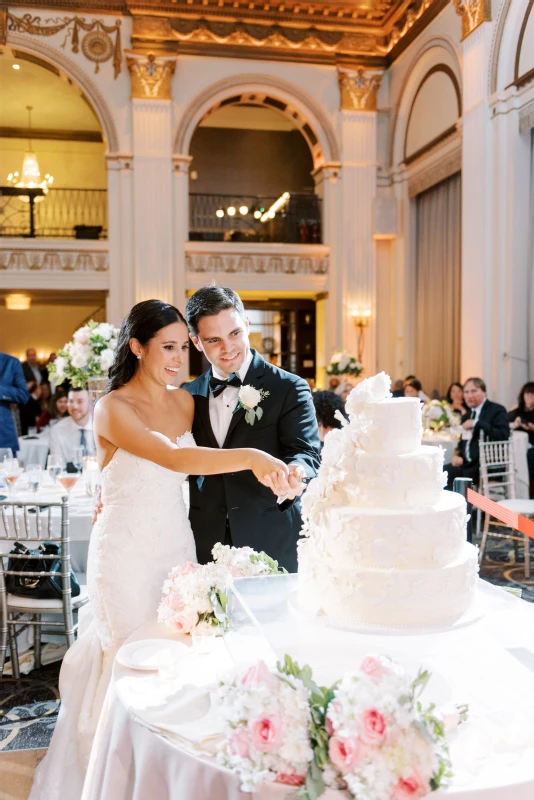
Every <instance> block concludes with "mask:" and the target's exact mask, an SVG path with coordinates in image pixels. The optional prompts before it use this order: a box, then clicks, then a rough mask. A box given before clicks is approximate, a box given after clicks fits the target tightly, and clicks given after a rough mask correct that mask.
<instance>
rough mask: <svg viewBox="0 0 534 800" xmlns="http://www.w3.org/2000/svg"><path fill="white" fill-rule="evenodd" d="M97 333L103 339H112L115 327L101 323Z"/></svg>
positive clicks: (107, 323)
mask: <svg viewBox="0 0 534 800" xmlns="http://www.w3.org/2000/svg"><path fill="white" fill-rule="evenodd" d="M95 333H99V334H100V336H101V337H102V338H103V339H106V340H108V339H111V337H112V336H113V325H110V324H109V322H101V323H100V325H99V326H98V328H97V329H96V331H95Z"/></svg>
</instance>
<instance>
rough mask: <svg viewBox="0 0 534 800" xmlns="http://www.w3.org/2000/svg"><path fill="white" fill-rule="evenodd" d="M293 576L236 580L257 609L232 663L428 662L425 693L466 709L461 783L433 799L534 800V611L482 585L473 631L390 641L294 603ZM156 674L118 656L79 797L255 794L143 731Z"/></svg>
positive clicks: (332, 671) (185, 798)
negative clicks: (382, 657)
mask: <svg viewBox="0 0 534 800" xmlns="http://www.w3.org/2000/svg"><path fill="white" fill-rule="evenodd" d="M294 580H295V576H282V577H281V578H274V579H267V581H271V585H270V584H269V583H266V582H262V583H261V584H260V583H258V581H255V582H254V581H252V582H251V581H248V584H244V585H240V591H241V592H242V594H243V597H244V602H245V605H244V606H243V608H245V609H246V608H247V606H248V607H249V608H252V609H253V610H254V613H253V614H252V615H251V616H250V617H249V619H250V623H249V624H248V626H247V625H244V627H243V628H242V629H241V630H240V631H239V632H238V633H237V634H236V638H237V640H238V645H239V646H238V647H237V649H236V648H234V646H233V645H232V641H231V636H232V634H230V635H229V636H228V644H227V647H228V650H229V652H230V654H231V655H232V656H233V657H234V660H236V659H235V655H236V653H241V654H242V653H243V652H244V649H243V644H244V642H246V643H247V644H248V646H247V648H246V651H247V652H248V655H249V659H251V660H254V659H255V658H257V657H258V654H259V652H262V651H264V652H265V644H266V642H267V644H268V646H270V648H271V651H272V658H271V662H272V661H273V660H275V659H276V658H279V657H281V656H282V655H283V654H284V653H289V654H291V655H292V657H294V658H296V659H297V661H299V663H301V664H303V663H309V664H311V666H312V667H313V669H314V676H315V677H316V679H318V681H319V682H322V681H323V680H327V681H331V680H333V679H335V678H338V677H340V676H341V675H342V673H343V672H344V671H345V670H347V669H350V667H351V665H352V664H354V660H355V659H359V658H361V657H362V656H363V655H365V654H368V653H373V652H374V653H376V652H379V653H387V654H390V655H391V656H393V657H395V658H397V659H399V660H400V661H401V662H403V663H405V664H406V666H407V667H408V668H411V669H413V670H414V671H415V669H416V668H417V666H419V665H420V664H422V665H424V666H426V667H429V668H430V669H431V671H432V673H433V677H432V679H431V683H430V684H429V688H428V690H427V691H429V692H430V697H429V699H435V700H437V701H438V702H448V701H451V700H452V701H454V702H458V703H463V702H467V703H470V715H471V716H470V720H471V721H469V722H468V723H467V724H466V725H465V726H464V727H463V728H462V729H460V731H459V733H458V737H457V741H456V744H453V746H452V756H453V764H454V766H455V780H454V784H453V786H452V787H451V788H450V789H449V790H447V791H445V792H444V791H441V792H438V793H435V794H433V795H432V797H435V798H436V800H438V798H441V800H446V799H447V798H451V800H532V797H534V757H533V756H534V732H533V730H532V712H533V708H534V675H533V671H534V607H532V606H529V604H527V603H525V602H524V601H520V600H518V599H516V598H514V597H512V596H510V595H508V594H506V593H505V592H504V591H502V590H501V589H498V588H496V587H493V586H491V585H489V584H484V583H482V584H481V591H480V599H479V602H480V604H481V605H480V608H481V609H483V610H484V612H485V614H484V616H483V617H482V618H481V619H480V620H479V621H476V622H473V623H472V624H470V625H468V626H466V627H463V628H462V627H460V628H458V629H455V630H449V631H445V632H442V633H435V632H434V633H428V634H419V635H413V634H411V633H410V632H407V631H402V632H398V633H396V634H394V635H387V636H386V635H384V634H383V633H382V632H380V634H376V633H375V632H373V631H369V632H368V633H357V632H343V631H339V630H335V629H332V628H327V627H325V626H322V625H321V624H319V623H318V621H317V620H309V619H307V618H306V617H305V616H302V615H300V614H299V613H298V612H294V611H292V610H291V608H290V607H288V604H287V597H288V592H289V591H290V590H291V589H292V587H293V586H294ZM272 581H276V586H275V585H274V584H273V583H272ZM260 582H261V579H260ZM262 586H263V587H264V588H263V590H262ZM273 586H274V588H273ZM277 595H278V596H277ZM243 613H245V612H243ZM168 638H173V639H176V640H180V639H181V640H182V641H183V640H184V638H185V637H179V636H178V635H175V634H171V633H169V632H167V631H166V630H165V629H164V628H163V627H161V626H159V627H158V626H157V625H154V624H153V625H148V626H145V627H144V628H142V629H140V630H139V631H137V632H136V633H135V634H134V635H133V636H132V637H131V638H130V640H129V641H130V642H131V641H136V640H140V639H168ZM204 658H207V659H211V658H214V656H213V655H208V656H204ZM247 660H248V659H247ZM150 680H152V681H154V680H156V681H157V680H158V678H157V677H156V678H147V673H142V672H136V671H134V670H129V669H126V668H125V667H123V666H121V665H120V663H118V661H116V662H115V666H114V672H113V679H112V683H111V686H110V689H109V692H108V695H107V698H106V704H105V708H104V712H103V714H102V717H101V720H100V725H99V729H98V733H97V739H96V740H95V747H94V748H93V753H92V758H91V763H90V768H89V773H88V777H87V781H86V788H85V792H84V796H83V800H144V799H145V798H147V797H150V800H245V798H250V797H251V796H250V795H248V794H243V793H240V791H239V785H238V781H237V779H236V777H235V776H234V775H232V774H231V773H230V772H228V771H227V770H225V769H221V768H218V767H217V764H216V762H215V760H214V758H213V757H212V756H209V755H208V754H206V755H205V756H203V755H200V754H199V752H195V749H194V748H187V749H185V748H184V746H183V744H178V743H177V741H176V737H174V738H173V735H172V734H170V733H166V734H165V735H162V733H161V731H160V730H158V728H157V725H152V727H151V728H149V727H148V726H147V724H146V718H145V719H144V720H143V714H146V707H147V705H150V702H147V701H149V699H150V694H146V692H147V689H146V688H144V687H146V686H147V685H148V684H147V681H150ZM169 702H172V695H170V696H169ZM173 722H174V720H173ZM179 722H180V719H178V718H177V719H176V723H179ZM293 792H294V789H291V788H289V787H283V786H275V785H269V786H267V787H265V788H264V789H263V790H262V793H261V794H258V795H256V796H255V797H257V798H260V797H261V798H262V800H277V798H283V797H287V798H289V797H292V796H293ZM328 797H329V800H341V799H342V798H344V797H345V795H344V794H343V793H336V792H330V793H329V796H328ZM324 800H327V796H326V795H324Z"/></svg>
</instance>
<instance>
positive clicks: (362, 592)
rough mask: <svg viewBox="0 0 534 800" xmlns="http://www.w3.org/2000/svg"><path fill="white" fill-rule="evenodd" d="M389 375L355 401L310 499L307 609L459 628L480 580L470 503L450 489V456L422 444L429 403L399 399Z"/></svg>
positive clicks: (305, 545) (357, 392) (303, 574)
mask: <svg viewBox="0 0 534 800" xmlns="http://www.w3.org/2000/svg"><path fill="white" fill-rule="evenodd" d="M389 385H390V381H389V378H388V376H387V375H385V374H384V373H381V374H380V375H377V376H375V377H374V378H371V379H368V380H367V381H362V383H361V384H359V385H358V386H357V387H356V388H355V389H353V391H352V392H351V393H350V395H349V397H348V399H347V405H346V408H347V411H348V414H349V423H348V425H346V426H344V427H343V428H342V429H341V430H335V431H332V432H331V433H329V434H328V435H327V437H326V440H325V446H324V449H323V456H322V463H321V467H320V469H319V474H318V476H317V478H316V479H315V480H313V481H312V482H311V483H310V485H309V487H308V489H307V491H306V493H305V495H304V497H303V502H302V508H303V513H304V518H305V527H304V533H305V534H306V535H307V536H308V537H309V539H308V540H307V541H304V542H301V543H300V544H299V603H300V604H301V606H305V607H307V608H308V609H311V610H313V611H314V612H315V613H317V614H324V615H326V616H327V617H329V618H331V619H333V620H334V621H338V622H346V623H363V624H372V625H383V626H418V627H424V626H425V625H432V624H442V623H453V622H454V621H456V620H457V619H459V618H460V617H461V616H462V615H463V614H464V613H465V612H466V611H467V609H468V608H469V606H470V604H471V601H472V599H473V597H474V593H475V590H476V583H477V573H478V558H477V551H476V548H475V547H473V546H472V545H469V544H467V542H466V541H465V529H466V520H467V514H466V504H465V501H464V499H463V498H462V497H461V496H460V495H457V494H453V493H450V492H444V491H443V486H444V483H445V475H444V473H443V452H442V450H441V449H440V448H438V447H421V434H422V427H421V403H420V401H419V400H418V399H417V398H399V399H392V398H390V394H389Z"/></svg>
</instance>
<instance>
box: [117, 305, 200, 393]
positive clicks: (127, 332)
mask: <svg viewBox="0 0 534 800" xmlns="http://www.w3.org/2000/svg"><path fill="white" fill-rule="evenodd" d="M173 322H183V323H184V325H185V324H186V322H185V319H184V317H183V316H182V314H180V312H179V311H178V309H177V308H175V307H174V306H171V305H170V304H169V303H164V302H163V301H162V300H143V302H142V303H137V305H135V306H134V307H133V308H132V310H131V311H130V313H129V314H128V316H127V317H126V319H125V320H124V322H123V323H122V325H121V329H120V331H119V338H118V341H117V347H116V348H115V358H114V359H113V364H112V365H111V368H110V370H109V381H108V387H107V390H106V391H107V392H112V391H113V390H114V389H120V387H121V386H124V384H125V383H128V381H130V380H131V379H132V378H133V376H134V375H135V371H136V369H137V358H136V356H135V355H134V354H133V353H132V351H131V349H130V339H137V341H138V342H139V343H140V344H142V345H143V347H145V346H146V345H147V344H148V342H149V341H150V339H153V338H154V336H155V335H156V333H157V332H158V331H160V330H161V329H162V328H166V327H167V325H172V323H173Z"/></svg>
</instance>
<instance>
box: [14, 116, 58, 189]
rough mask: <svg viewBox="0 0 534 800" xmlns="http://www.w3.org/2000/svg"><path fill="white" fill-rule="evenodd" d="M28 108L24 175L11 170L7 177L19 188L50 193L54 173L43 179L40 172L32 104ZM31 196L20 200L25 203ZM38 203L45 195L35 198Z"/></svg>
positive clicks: (23, 165) (23, 164) (23, 163)
mask: <svg viewBox="0 0 534 800" xmlns="http://www.w3.org/2000/svg"><path fill="white" fill-rule="evenodd" d="M26 108H27V110H28V129H29V141H28V149H27V150H26V152H25V153H24V160H23V162H22V176H21V175H19V173H18V172H10V173H9V175H8V176H7V179H8V181H9V182H10V183H12V184H14V185H15V186H16V188H17V189H42V190H43V192H44V194H48V187H49V186H50V185H51V184H52V183H53V182H54V178H53V177H52V175H49V174H48V173H47V174H46V175H45V177H44V180H41V173H40V172H39V164H38V162H37V156H36V155H35V153H34V152H33V150H32V139H31V135H32V106H26ZM29 199H30V198H29V197H27V196H25V195H22V196H20V197H19V200H22V201H23V202H24V203H28V202H29ZM34 200H35V202H36V203H38V202H40V201H41V200H44V197H43V195H41V196H39V197H35V198H34Z"/></svg>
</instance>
